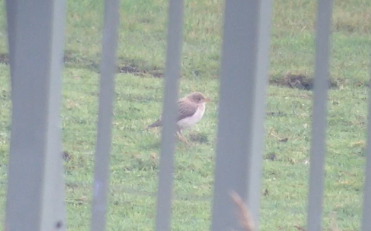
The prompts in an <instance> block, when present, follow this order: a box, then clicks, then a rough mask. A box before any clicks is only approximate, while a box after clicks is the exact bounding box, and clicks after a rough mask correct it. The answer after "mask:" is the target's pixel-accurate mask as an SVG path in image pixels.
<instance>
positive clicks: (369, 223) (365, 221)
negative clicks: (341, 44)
mask: <svg viewBox="0 0 371 231" xmlns="http://www.w3.org/2000/svg"><path fill="white" fill-rule="evenodd" d="M370 73H371V72H370ZM370 76H371V74H370ZM369 87H370V86H369ZM368 101H369V103H368V126H367V148H366V158H367V160H366V170H365V185H364V190H363V218H362V231H371V89H369V96H368Z"/></svg>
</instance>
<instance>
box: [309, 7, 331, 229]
mask: <svg viewBox="0 0 371 231" xmlns="http://www.w3.org/2000/svg"><path fill="white" fill-rule="evenodd" d="M317 7H318V10H317V30H316V60H315V63H316V64H315V65H316V66H315V72H314V91H313V116H312V118H313V122H312V141H311V151H310V153H311V155H310V179H309V202H308V221H307V228H308V231H319V230H321V224H322V203H323V187H324V183H323V181H324V177H325V176H324V164H325V154H326V128H327V118H326V117H327V100H328V99H327V97H328V87H329V59H330V34H331V17H332V0H318V5H317Z"/></svg>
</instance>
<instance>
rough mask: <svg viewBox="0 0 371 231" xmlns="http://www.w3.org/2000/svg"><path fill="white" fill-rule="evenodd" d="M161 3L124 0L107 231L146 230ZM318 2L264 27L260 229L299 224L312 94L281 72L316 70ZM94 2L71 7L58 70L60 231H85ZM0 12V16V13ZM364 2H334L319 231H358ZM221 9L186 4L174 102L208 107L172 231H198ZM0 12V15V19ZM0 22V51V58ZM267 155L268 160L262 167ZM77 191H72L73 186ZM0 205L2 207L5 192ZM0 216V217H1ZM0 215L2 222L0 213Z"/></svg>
mask: <svg viewBox="0 0 371 231" xmlns="http://www.w3.org/2000/svg"><path fill="white" fill-rule="evenodd" d="M167 2H168V1H164V0H157V1H152V0H124V1H121V24H120V40H119V50H118V56H119V61H118V67H119V70H121V71H120V73H119V74H117V76H116V88H115V104H114V106H115V108H114V124H113V125H114V126H113V145H112V156H111V186H112V189H111V193H110V210H109V213H108V216H107V220H108V230H153V227H154V218H155V212H156V210H155V205H156V201H155V198H154V197H152V196H151V195H153V194H155V192H156V188H157V180H158V179H157V172H158V163H157V160H156V158H153V157H158V156H159V146H160V130H156V129H154V130H150V131H147V132H144V131H143V128H144V127H145V126H146V125H148V124H149V123H151V122H153V121H154V120H156V119H157V117H158V116H159V114H160V113H161V110H162V106H161V104H162V95H163V91H162V90H163V84H164V82H163V79H162V78H158V77H162V75H163V70H164V64H165V49H166V20H167ZM315 3H316V1H313V0H311V1H309V0H276V1H274V15H273V25H272V44H271V56H270V60H271V62H270V70H269V73H270V80H271V82H272V83H273V82H275V83H278V84H280V85H279V86H276V85H274V84H271V85H270V87H269V90H268V103H267V111H268V116H267V120H266V123H265V128H266V144H265V155H264V177H263V185H262V192H263V191H265V190H267V191H268V194H267V195H263V196H262V204H261V216H260V226H261V230H263V231H264V230H296V228H294V226H295V225H298V226H304V225H305V221H306V204H307V196H308V195H307V193H308V172H309V164H308V162H307V161H308V160H309V147H310V132H311V130H310V128H311V109H312V101H311V99H312V92H311V91H307V90H300V89H292V88H289V87H287V86H286V85H285V83H284V81H283V79H284V78H283V77H284V76H285V75H286V73H295V74H299V75H303V76H305V77H308V78H309V77H310V76H311V75H312V74H313V68H314V54H315V51H314V46H315V44H314V36H315V35H314V31H315V10H316V4H315ZM103 6H104V4H103V2H102V1H97V0H81V1H72V0H70V1H68V16H67V29H66V68H65V70H64V75H63V107H62V120H63V148H64V150H65V151H66V152H68V153H69V156H70V159H69V160H68V161H67V162H66V163H65V170H66V180H67V182H68V183H69V186H68V187H67V189H66V190H67V209H68V221H67V222H68V227H69V230H71V231H77V230H79V231H80V230H88V229H89V225H90V209H91V194H92V190H91V188H92V187H91V181H92V176H93V167H94V148H95V147H94V143H95V140H96V121H97V106H98V105H97V99H98V82H99V62H100V52H101V37H102V36H101V32H102V20H103ZM1 11H2V12H4V7H3V6H2V8H1ZM370 12H371V2H370V1H368V0H353V1H348V0H338V1H335V8H334V14H333V20H334V23H333V36H332V54H331V71H330V73H331V77H332V80H333V81H334V82H335V83H336V84H337V87H334V88H333V89H331V91H330V99H329V115H328V124H329V126H328V133H327V135H328V138H327V146H328V153H327V156H326V167H325V170H326V182H325V186H326V189H325V198H324V225H325V226H326V227H328V224H329V219H330V213H331V212H332V211H335V212H336V213H337V217H338V225H339V227H340V229H342V230H359V227H360V219H361V209H362V207H361V204H362V188H363V180H364V176H363V173H364V164H365V153H364V149H365V137H366V131H365V129H366V124H367V100H368V89H367V83H368V79H369V63H370V59H369V51H370V49H369V48H370V42H371V40H370V34H371V13H370ZM222 13H223V2H222V1H221V0H209V1H207V0H198V1H196V0H187V1H185V19H184V20H185V23H184V43H183V56H182V66H181V71H182V79H181V85H180V95H181V96H183V95H185V94H187V93H189V92H191V91H201V92H204V93H205V94H206V95H207V96H209V97H210V98H211V99H212V102H211V103H210V104H208V105H207V110H206V114H205V118H204V119H203V120H202V121H201V122H200V123H199V124H198V125H197V126H196V127H195V128H193V129H191V130H189V131H187V132H186V136H188V137H190V138H191V139H192V140H193V142H192V143H193V145H192V146H191V147H188V146H186V145H184V144H179V145H178V146H177V148H176V172H175V174H174V177H175V182H174V187H175V194H176V197H177V199H176V200H175V201H174V204H173V220H172V227H173V230H182V231H183V230H184V231H185V230H187V231H193V230H207V229H209V227H210V218H211V213H210V212H211V201H210V199H211V195H212V190H213V171H214V159H215V147H216V145H215V144H216V132H217V106H218V105H217V104H218V89H219V85H218V71H219V64H220V47H221V41H222V40H221V29H222V26H221V25H222V19H223V15H222ZM2 15H4V14H2ZM4 20H5V19H4V17H2V18H0V26H1V28H2V30H0V53H2V54H4V53H7V49H6V30H5V26H4V25H5V21H4ZM0 82H1V84H0V105H1V109H0V181H4V180H6V166H7V161H8V150H9V137H10V134H9V126H10V101H9V66H8V65H7V64H4V63H3V64H0ZM271 156H275V158H274V160H271V158H270V157H271ZM73 184H77V185H73ZM0 188H1V189H0V198H1V199H0V203H1V205H2V208H4V204H5V192H4V187H0ZM1 211H4V210H1ZM0 215H4V214H3V212H0Z"/></svg>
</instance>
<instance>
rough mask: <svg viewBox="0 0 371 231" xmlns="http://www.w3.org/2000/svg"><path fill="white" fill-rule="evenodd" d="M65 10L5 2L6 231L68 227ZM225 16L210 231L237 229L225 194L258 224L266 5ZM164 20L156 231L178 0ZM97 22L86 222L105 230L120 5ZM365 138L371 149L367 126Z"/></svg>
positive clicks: (317, 142) (323, 4)
mask: <svg viewBox="0 0 371 231" xmlns="http://www.w3.org/2000/svg"><path fill="white" fill-rule="evenodd" d="M332 3H333V2H332V0H318V11H317V30H316V57H315V81H314V94H313V96H314V98H313V102H314V107H313V117H312V118H313V126H312V143H311V159H310V181H309V183H310V184H309V185H310V189H309V202H308V220H307V222H308V223H307V229H308V231H318V230H321V223H322V221H321V220H322V198H323V191H324V186H323V185H324V183H323V181H324V159H325V153H326V146H325V138H326V116H327V90H328V79H329V53H330V33H331V31H330V29H331V14H332V8H333V7H332ZM65 5H66V1H65V0H55V1H47V0H39V1H36V2H34V1H20V0H7V1H6V9H7V21H8V40H9V57H10V69H11V83H12V84H11V87H12V89H11V99H12V126H11V142H10V158H9V170H8V173H9V174H8V191H7V208H6V226H7V230H8V231H19V230H43V231H44V230H45V231H47V230H48V231H50V230H65V229H66V226H65V216H66V214H65V206H64V180H63V167H62V159H61V155H60V153H61V126H60V124H61V121H60V106H61V103H60V102H61V71H62V66H63V44H64V24H65V15H66V12H65ZM224 15H225V19H224V34H223V46H222V59H221V74H220V101H219V118H218V121H219V122H218V135H217V138H218V139H217V151H216V168H215V187H214V197H213V212H212V227H211V229H212V230H214V231H225V230H230V229H231V228H234V229H240V228H239V225H238V220H237V217H236V216H235V214H234V213H233V211H234V205H233V204H232V203H231V199H230V192H231V191H232V190H233V191H236V192H237V193H238V194H239V195H241V197H242V198H244V199H246V201H247V204H248V205H249V208H250V211H251V213H252V215H253V220H254V223H255V224H258V214H259V207H260V203H259V201H260V184H261V166H262V154H263V144H264V129H263V123H264V115H265V105H266V88H267V85H268V64H269V59H268V57H269V48H270V25H271V15H272V0H261V1H246V0H235V1H229V0H228V1H226V2H225V14H224ZM168 19H169V20H168V22H169V24H168V37H167V56H166V57H167V61H166V71H165V92H164V97H163V98H164V111H163V121H164V126H163V130H162V142H161V158H160V170H159V185H158V193H157V217H156V230H158V231H167V230H170V220H171V203H172V191H173V178H172V175H173V174H172V173H173V169H174V150H175V136H174V134H175V131H176V126H175V118H176V107H177V104H176V99H177V98H178V81H179V75H180V56H181V47H182V46H181V44H182V41H181V38H182V24H183V1H182V0H170V1H169V18H168ZM104 20H105V23H104V31H103V52H102V61H101V80H100V81H101V82H100V97H99V121H98V136H97V142H96V154H95V175H94V184H93V206H92V218H93V219H92V223H91V230H94V231H98V230H105V226H106V219H105V216H106V212H107V191H108V188H109V184H108V182H109V181H108V179H109V159H110V158H109V156H110V150H111V124H112V110H113V106H112V100H113V92H114V75H115V63H116V47H117V34H118V25H119V0H106V1H105V17H104ZM369 108H371V104H370V106H369ZM370 114H371V109H369V115H370ZM368 134H369V136H368V144H370V143H371V138H370V137H371V135H370V134H371V125H370V124H369V125H368ZM366 153H367V166H366V181H365V191H364V204H363V208H364V210H363V222H362V230H364V231H366V230H371V157H370V155H371V149H370V145H368V146H367V150H366ZM30 192H31V193H30ZM26 194H27V195H28V196H25V195H26Z"/></svg>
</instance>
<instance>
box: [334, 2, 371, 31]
mask: <svg viewBox="0 0 371 231" xmlns="http://www.w3.org/2000/svg"><path fill="white" fill-rule="evenodd" d="M333 29H334V30H335V31H341V32H347V33H366V34H368V33H370V32H371V11H370V10H368V9H367V8H366V9H364V10H363V11H359V12H354V11H349V10H347V9H342V8H337V9H336V10H334V14H333Z"/></svg>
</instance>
